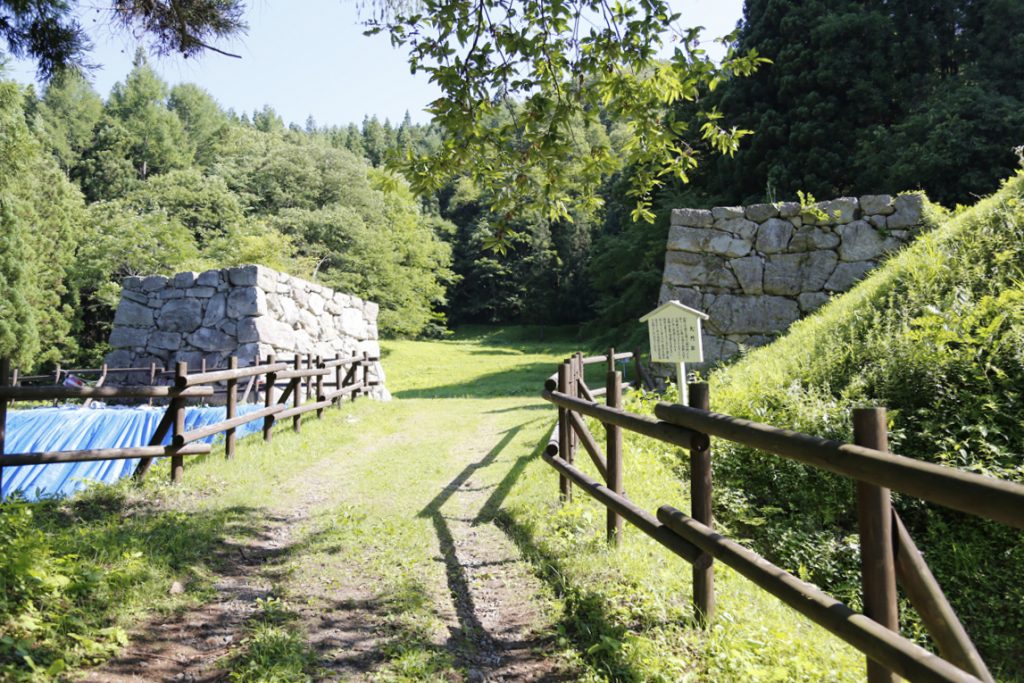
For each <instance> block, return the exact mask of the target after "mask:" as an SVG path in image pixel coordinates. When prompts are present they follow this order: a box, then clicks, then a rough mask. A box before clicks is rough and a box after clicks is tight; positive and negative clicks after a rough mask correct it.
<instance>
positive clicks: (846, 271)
mask: <svg viewBox="0 0 1024 683" xmlns="http://www.w3.org/2000/svg"><path fill="white" fill-rule="evenodd" d="M875 265H876V264H875V262H874V261H854V262H852V263H840V264H839V265H838V266H836V270H835V272H834V273H832V277H830V278H829V279H828V282H826V283H825V289H827V290H829V291H830V292H845V291H847V290H849V289H850V288H851V287H853V286H854V285H855V284H857V282H859V281H860V280H861V279H863V277H864V276H865V275H867V273H868V271H870V270H871V269H872V268H874V267H875Z"/></svg>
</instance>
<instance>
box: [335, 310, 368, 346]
mask: <svg viewBox="0 0 1024 683" xmlns="http://www.w3.org/2000/svg"><path fill="white" fill-rule="evenodd" d="M341 331H342V333H344V334H346V335H348V336H350V337H353V338H355V339H358V340H360V341H363V340H365V339H366V338H367V336H368V335H367V332H368V330H367V326H366V319H365V318H363V311H362V310H361V309H358V308H346V309H345V310H344V311H342V312H341Z"/></svg>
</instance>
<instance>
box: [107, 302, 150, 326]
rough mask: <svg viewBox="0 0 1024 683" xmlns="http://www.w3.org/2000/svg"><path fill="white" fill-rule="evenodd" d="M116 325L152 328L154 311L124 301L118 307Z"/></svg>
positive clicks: (141, 305)
mask: <svg viewBox="0 0 1024 683" xmlns="http://www.w3.org/2000/svg"><path fill="white" fill-rule="evenodd" d="M114 325H115V326H117V325H127V326H129V327H152V326H153V310H152V309H151V308H149V306H145V305H143V304H140V303H138V302H135V301H127V300H125V299H122V300H121V303H119V304H118V305H117V312H116V313H114Z"/></svg>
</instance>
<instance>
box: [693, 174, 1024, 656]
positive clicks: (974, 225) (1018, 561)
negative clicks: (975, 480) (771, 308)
mask: <svg viewBox="0 0 1024 683" xmlns="http://www.w3.org/2000/svg"><path fill="white" fill-rule="evenodd" d="M1022 195H1024V174H1018V175H1017V176H1016V177H1014V178H1012V179H1010V180H1009V181H1007V182H1006V183H1005V185H1004V187H1003V188H1002V189H1001V191H1000V192H998V193H996V194H995V195H993V196H992V197H989V198H987V199H984V200H982V201H980V202H979V203H978V204H977V205H975V206H973V207H970V208H964V209H960V210H958V211H957V212H955V213H954V214H952V215H950V214H947V213H946V212H944V211H943V210H941V209H939V208H938V207H935V206H930V207H929V208H928V210H927V212H926V213H927V220H928V221H929V222H930V223H931V224H932V230H931V231H929V232H928V233H927V234H925V235H924V236H923V237H921V238H920V239H919V240H918V241H917V242H915V243H914V244H913V245H912V246H911V247H909V248H908V249H906V250H905V251H903V252H902V253H900V254H898V255H897V256H895V257H894V258H892V259H891V260H890V261H889V262H887V263H886V264H885V265H884V266H882V267H881V268H879V269H878V270H877V271H875V272H874V273H873V274H872V275H871V276H870V277H868V278H867V279H866V280H865V281H864V282H862V283H861V284H860V285H858V286H857V287H856V288H854V289H853V290H852V291H851V292H849V293H848V294H846V295H844V296H842V297H839V298H836V299H834V300H833V301H832V302H831V303H830V304H828V305H827V306H826V307H824V308H823V309H822V310H821V311H820V312H819V313H818V314H816V315H814V316H812V317H810V318H808V319H806V320H804V321H802V322H800V323H797V324H795V325H794V326H793V327H792V329H791V331H790V332H789V333H788V334H787V335H786V336H785V337H783V338H782V339H780V340H778V341H777V342H776V343H774V344H772V345H770V346H768V347H765V348H761V349H758V350H756V351H753V352H751V353H750V354H749V355H747V356H746V357H745V358H743V359H741V360H740V361H738V362H736V363H735V364H733V365H731V366H730V367H728V368H725V369H723V370H720V371H719V372H717V373H714V374H713V375H712V377H711V385H712V393H711V396H712V408H713V409H714V410H717V411H720V412H725V413H729V414H732V415H737V416H742V417H748V418H752V419H756V420H759V421H763V422H768V423H771V424H775V425H779V426H785V427H789V428H794V429H798V430H801V431H805V432H809V433H812V434H819V435H822V436H828V437H834V438H839V439H847V440H848V439H850V438H851V426H850V418H849V410H850V408H853V407H857V406H869V405H880V406H887V407H888V409H889V417H890V429H891V448H892V450H893V451H895V452H899V453H901V454H903V455H907V456H911V457H915V458H920V459H924V460H928V461H931V462H936V463H940V464H943V465H947V466H950V467H957V468H962V469H966V470H970V471H974V472H980V473H983V474H989V475H992V476H997V477H1003V478H1006V479H1012V480H1016V481H1024V401H1022V391H1024V203H1022ZM715 476H716V481H717V483H718V484H719V485H720V486H721V485H724V487H723V488H721V489H720V491H721V493H720V496H719V501H718V506H719V509H720V510H723V512H724V514H723V517H724V518H725V519H727V520H728V521H729V522H730V523H731V525H732V526H733V527H734V528H735V530H737V531H742V532H743V533H745V534H748V535H750V536H752V537H753V538H754V539H755V541H756V545H757V546H759V547H760V548H761V549H762V550H763V551H765V552H767V553H768V554H770V555H771V556H773V557H774V558H775V559H777V560H778V561H780V562H781V563H782V564H783V565H785V566H787V567H789V568H790V569H795V570H798V571H800V572H801V573H803V574H804V575H806V576H808V577H809V578H810V579H812V580H814V581H816V582H818V583H821V584H824V585H827V586H829V587H830V588H831V589H832V590H833V591H836V592H838V593H839V594H841V595H844V596H845V597H846V598H847V599H850V600H851V601H852V602H856V593H857V592H858V588H857V579H856V576H857V562H858V559H857V555H856V547H855V545H854V544H853V543H851V539H850V538H849V536H850V534H853V533H855V531H856V518H855V509H854V504H853V487H852V485H851V484H850V483H848V482H846V481H843V480H841V479H839V478H837V477H833V476H830V475H827V474H823V473H820V472H815V471H812V470H810V469H807V468H804V467H802V466H799V465H796V464H792V463H785V462H782V461H780V460H778V459H774V458H767V457H764V456H761V455H757V454H755V453H754V452H752V451H750V450H748V449H744V448H739V447H731V448H730V447H728V446H725V445H723V446H721V447H718V450H717V454H716V474H715ZM896 504H897V507H898V509H899V511H900V514H901V515H902V516H903V518H904V520H906V521H907V523H908V526H910V527H911V531H912V534H913V535H914V537H915V539H916V540H917V542H918V545H919V546H921V547H922V550H924V551H925V552H926V554H927V557H928V559H929V563H930V564H931V566H932V569H933V571H934V572H935V573H936V575H937V576H938V578H939V580H940V582H941V583H942V584H943V586H944V588H945V590H946V592H947V594H948V595H949V597H950V599H951V601H952V602H953V603H954V605H955V606H956V608H957V610H958V612H959V613H960V614H961V617H962V618H963V619H964V620H965V622H966V625H967V628H968V631H969V632H970V633H971V634H972V636H973V637H974V638H975V640H976V641H977V643H978V645H979V647H980V649H981V650H982V652H983V654H985V655H986V656H987V657H988V658H989V659H990V664H991V665H993V666H996V667H998V668H1000V669H1001V670H1002V671H1003V673H1004V676H1011V675H1013V674H1012V673H1011V672H1019V671H1022V670H1024V647H1022V646H1021V644H1020V634H1021V633H1022V632H1024V534H1021V533H1019V532H1015V531H1012V530H1009V529H1007V528H1004V527H1000V526H999V525H995V524H987V523H983V522H979V521H977V520H974V519H971V518H969V517H967V516H965V515H961V514H959V513H953V512H950V511H946V510H942V509H939V508H935V507H932V506H928V505H924V504H922V503H920V502H919V501H916V500H910V499H905V498H897V501H896ZM905 621H906V625H907V627H908V628H909V629H911V632H913V630H914V629H916V628H917V627H916V625H915V622H914V617H913V615H912V614H911V615H908V616H907V617H906V618H905Z"/></svg>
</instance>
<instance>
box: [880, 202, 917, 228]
mask: <svg viewBox="0 0 1024 683" xmlns="http://www.w3.org/2000/svg"><path fill="white" fill-rule="evenodd" d="M893 208H894V209H895V212H894V213H893V214H892V215H891V216H889V218H888V219H887V221H888V224H889V228H890V229H891V230H900V229H902V228H910V227H913V226H915V225H920V224H921V220H922V212H923V211H924V198H923V197H922V196H921V195H919V194H901V195H900V196H899V197H896V200H895V201H894V202H893Z"/></svg>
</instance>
